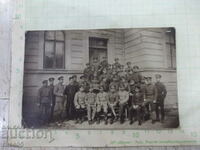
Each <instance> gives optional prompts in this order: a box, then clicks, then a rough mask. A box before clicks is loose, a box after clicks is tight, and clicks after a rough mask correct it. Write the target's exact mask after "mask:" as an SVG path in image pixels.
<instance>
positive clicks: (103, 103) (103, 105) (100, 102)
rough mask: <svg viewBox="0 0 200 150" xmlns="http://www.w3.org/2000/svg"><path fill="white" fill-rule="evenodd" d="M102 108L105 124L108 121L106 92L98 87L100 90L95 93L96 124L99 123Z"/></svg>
mask: <svg viewBox="0 0 200 150" xmlns="http://www.w3.org/2000/svg"><path fill="white" fill-rule="evenodd" d="M102 110H103V114H104V121H105V124H107V123H108V120H107V113H108V93H107V92H105V91H104V90H103V87H100V92H99V93H98V94H97V124H99V123H100V113H101V111H102Z"/></svg>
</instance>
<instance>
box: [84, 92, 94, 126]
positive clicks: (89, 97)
mask: <svg viewBox="0 0 200 150" xmlns="http://www.w3.org/2000/svg"><path fill="white" fill-rule="evenodd" d="M85 100H86V105H87V116H88V123H89V124H90V125H91V124H93V123H94V117H95V114H96V94H95V93H94V92H93V88H90V89H89V92H88V93H87V94H86V98H85Z"/></svg>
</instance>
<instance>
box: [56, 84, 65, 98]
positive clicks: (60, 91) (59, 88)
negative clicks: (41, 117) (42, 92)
mask: <svg viewBox="0 0 200 150" xmlns="http://www.w3.org/2000/svg"><path fill="white" fill-rule="evenodd" d="M64 90H65V86H64V85H62V84H60V83H58V84H57V85H55V87H54V95H55V96H56V97H63V92H64Z"/></svg>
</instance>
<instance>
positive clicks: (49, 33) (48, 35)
mask: <svg viewBox="0 0 200 150" xmlns="http://www.w3.org/2000/svg"><path fill="white" fill-rule="evenodd" d="M54 34H55V32H54V31H47V32H45V39H46V40H54V39H55V35H54Z"/></svg>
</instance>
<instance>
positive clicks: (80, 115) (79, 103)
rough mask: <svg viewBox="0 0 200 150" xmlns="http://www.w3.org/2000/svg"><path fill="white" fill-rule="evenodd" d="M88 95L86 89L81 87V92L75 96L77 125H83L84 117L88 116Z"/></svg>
mask: <svg viewBox="0 0 200 150" xmlns="http://www.w3.org/2000/svg"><path fill="white" fill-rule="evenodd" d="M85 98H86V93H85V92H84V87H83V86H81V87H80V89H79V91H78V92H77V93H76V94H75V97H74V105H75V108H76V115H77V116H76V123H82V122H83V121H84V116H85V115H86V101H85Z"/></svg>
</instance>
